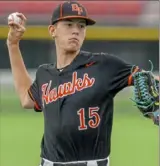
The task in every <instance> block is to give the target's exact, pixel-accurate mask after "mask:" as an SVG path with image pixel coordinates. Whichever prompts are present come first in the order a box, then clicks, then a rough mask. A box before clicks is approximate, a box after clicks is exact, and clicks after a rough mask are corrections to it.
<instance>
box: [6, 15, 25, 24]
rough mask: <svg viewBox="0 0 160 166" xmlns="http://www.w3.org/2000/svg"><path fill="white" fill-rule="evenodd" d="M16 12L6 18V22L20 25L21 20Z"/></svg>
mask: <svg viewBox="0 0 160 166" xmlns="http://www.w3.org/2000/svg"><path fill="white" fill-rule="evenodd" d="M17 14H18V12H15V13H12V14H10V15H9V16H8V22H14V23H16V24H20V25H21V24H22V19H21V18H20V17H18V16H17Z"/></svg>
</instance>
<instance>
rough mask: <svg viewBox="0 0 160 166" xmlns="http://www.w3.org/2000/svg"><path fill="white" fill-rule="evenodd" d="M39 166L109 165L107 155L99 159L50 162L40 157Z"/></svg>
mask: <svg viewBox="0 0 160 166" xmlns="http://www.w3.org/2000/svg"><path fill="white" fill-rule="evenodd" d="M40 166H109V157H108V158H105V159H99V160H88V161H76V162H75V161H74V162H66V163H65V162H51V161H49V160H46V159H42V161H41V165H40Z"/></svg>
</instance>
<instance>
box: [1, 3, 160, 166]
mask: <svg viewBox="0 0 160 166" xmlns="http://www.w3.org/2000/svg"><path fill="white" fill-rule="evenodd" d="M81 3H82V4H83V5H85V6H86V8H87V10H88V13H89V15H90V16H91V17H92V18H94V19H96V21H97V24H96V25H95V26H94V27H89V28H88V30H87V36H86V41H85V42H84V45H83V47H82V49H83V50H85V51H91V52H107V53H111V54H115V55H117V56H119V57H120V58H122V59H124V60H126V61H128V62H129V63H132V64H136V65H138V66H139V67H140V68H143V69H145V70H150V67H151V66H150V63H149V62H148V60H151V61H152V62H153V65H154V70H153V72H154V73H155V74H156V73H158V71H159V2H158V1H137V0H135V1H126V0H125V1H81ZM57 4H59V1H0V166H38V165H39V162H40V157H39V155H40V143H41V138H42V134H43V114H41V113H36V112H34V111H33V110H24V109H22V108H21V106H20V102H19V100H18V97H17V95H16V94H15V91H14V88H13V77H12V74H11V69H10V62H9V57H8V50H7V47H6V44H5V43H6V38H7V33H8V26H7V17H8V15H9V14H10V13H12V12H22V13H23V14H24V15H25V16H26V17H27V31H26V33H25V35H24V37H23V40H22V41H21V43H20V48H21V51H22V56H23V59H24V62H25V65H26V67H27V69H28V71H29V73H30V75H31V77H32V79H34V77H35V71H36V69H37V68H38V66H39V65H41V64H43V63H53V62H54V61H55V59H56V49H55V46H54V42H53V41H52V40H51V38H50V36H49V34H48V25H49V23H50V18H51V14H52V11H53V9H54V8H55V6H57ZM132 96H133V94H132V88H127V89H125V90H123V91H122V92H120V93H119V94H118V95H117V96H116V98H115V113H114V124H113V132H112V152H111V156H110V163H111V164H110V166H157V165H158V163H159V156H160V155H159V144H158V141H159V139H158V137H159V136H158V127H157V126H155V125H154V124H153V122H152V121H151V120H149V119H146V118H144V117H143V116H142V115H141V113H140V112H139V110H138V109H137V108H136V107H135V106H133V102H132V101H131V100H130V99H129V98H130V97H132Z"/></svg>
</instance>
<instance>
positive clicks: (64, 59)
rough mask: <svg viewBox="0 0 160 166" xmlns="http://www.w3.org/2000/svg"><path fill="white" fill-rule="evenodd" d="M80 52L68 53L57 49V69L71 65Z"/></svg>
mask: <svg viewBox="0 0 160 166" xmlns="http://www.w3.org/2000/svg"><path fill="white" fill-rule="evenodd" d="M78 53H79V50H78V51H74V52H67V51H65V50H62V49H57V50H56V54H57V69H61V68H64V67H66V66H68V65H69V64H71V62H72V61H73V60H74V58H75V57H76V56H77V55H78Z"/></svg>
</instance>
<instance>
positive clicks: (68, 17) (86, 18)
mask: <svg viewBox="0 0 160 166" xmlns="http://www.w3.org/2000/svg"><path fill="white" fill-rule="evenodd" d="M73 18H81V19H84V20H86V25H94V24H95V23H96V21H95V20H93V19H91V18H88V17H85V16H65V17H61V18H59V19H57V20H55V21H52V24H55V23H56V22H58V21H61V20H65V19H73Z"/></svg>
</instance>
